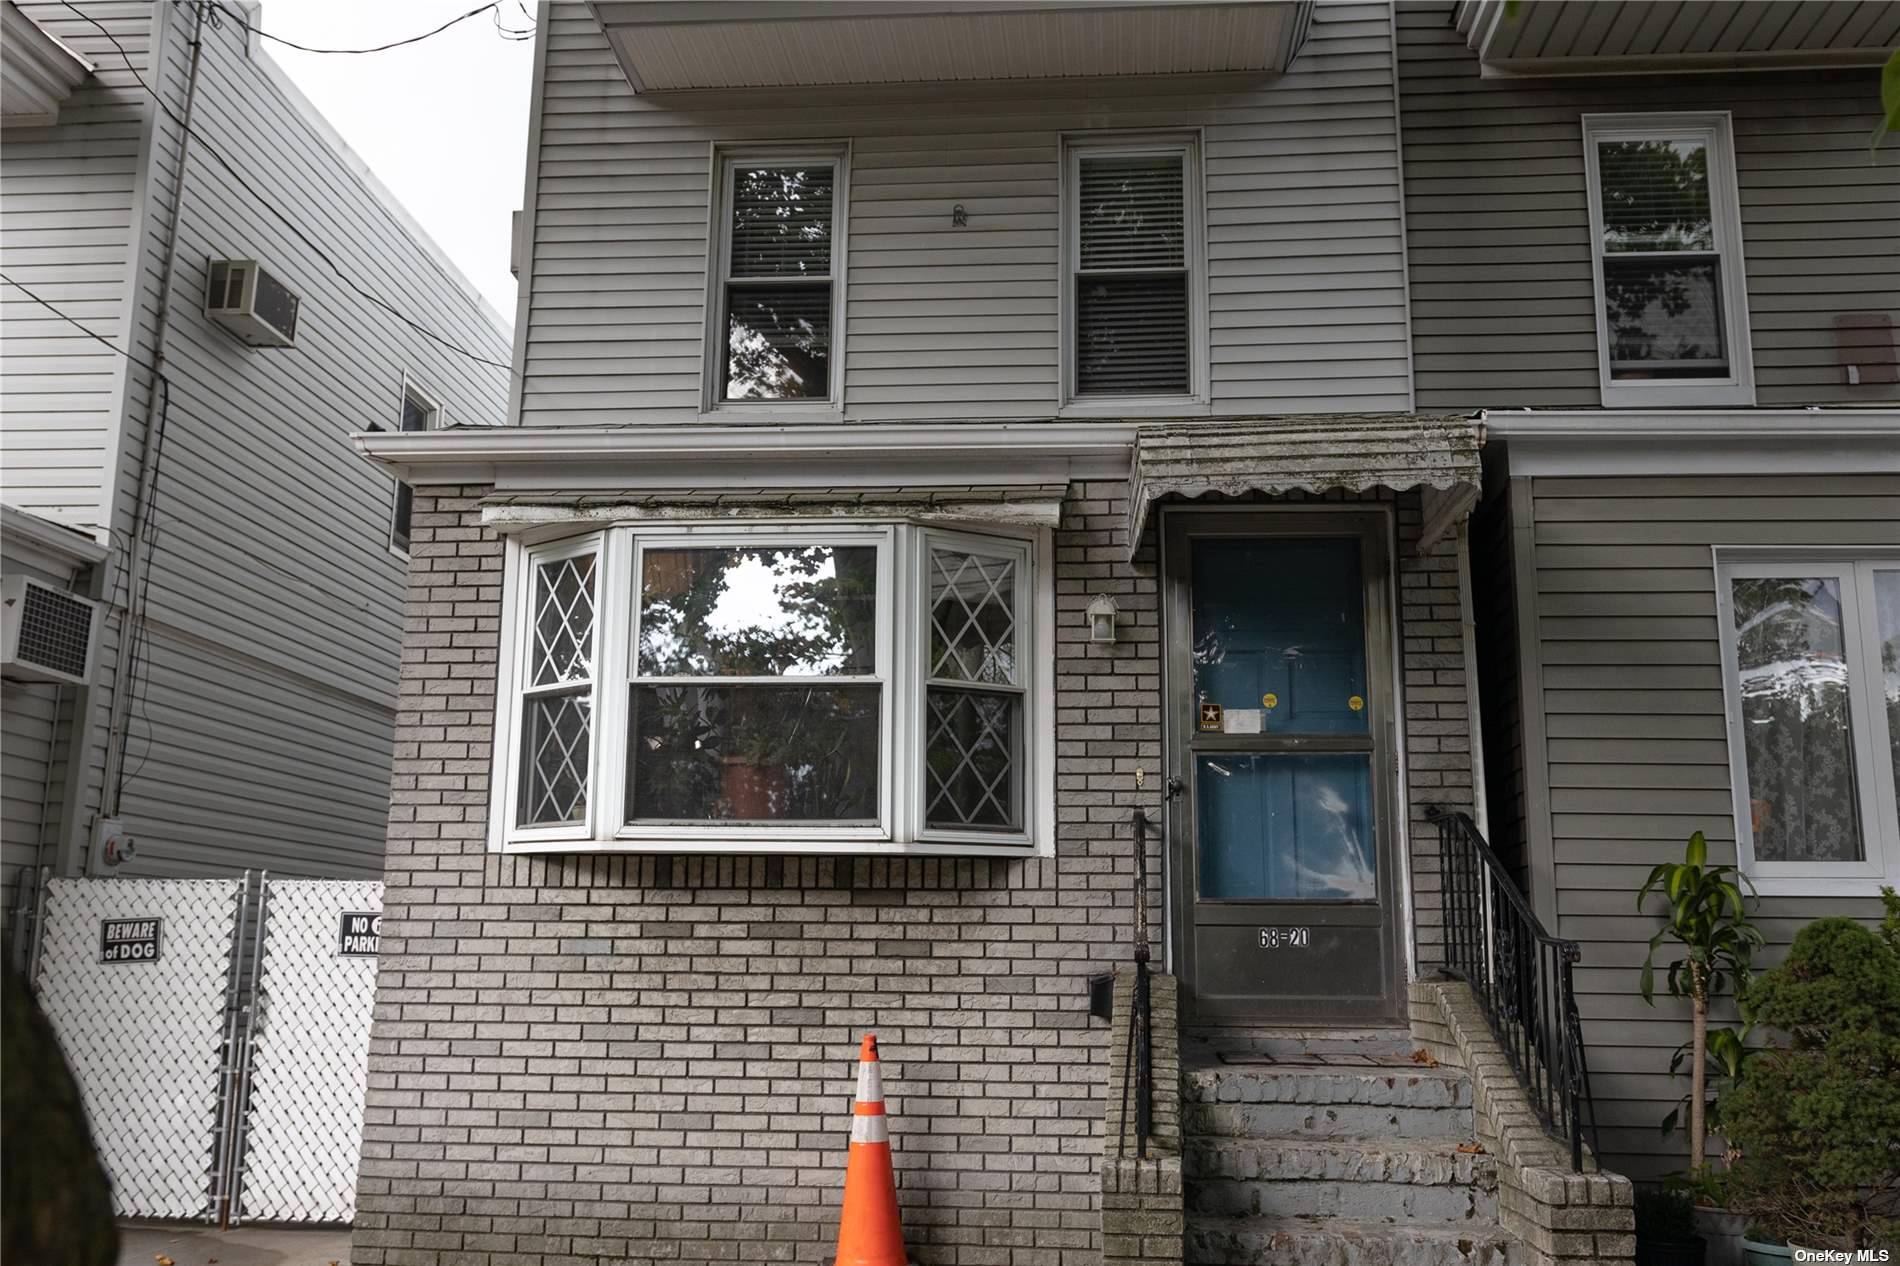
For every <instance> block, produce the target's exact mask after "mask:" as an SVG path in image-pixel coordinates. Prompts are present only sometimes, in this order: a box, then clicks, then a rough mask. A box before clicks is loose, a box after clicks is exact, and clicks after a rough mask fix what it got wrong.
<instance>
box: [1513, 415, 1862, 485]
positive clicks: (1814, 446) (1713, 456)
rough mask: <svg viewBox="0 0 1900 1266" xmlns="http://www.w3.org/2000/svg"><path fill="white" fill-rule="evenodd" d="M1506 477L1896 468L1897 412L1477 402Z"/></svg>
mask: <svg viewBox="0 0 1900 1266" xmlns="http://www.w3.org/2000/svg"><path fill="white" fill-rule="evenodd" d="M1480 417H1481V418H1482V420H1483V422H1484V425H1485V428H1486V432H1487V434H1488V435H1489V437H1490V439H1491V442H1492V443H1493V444H1497V445H1501V446H1503V447H1504V449H1505V450H1506V452H1507V453H1508V456H1509V462H1510V471H1511V474H1513V475H1532V476H1538V475H1541V476H1564V475H1578V476H1586V475H1779V474H1833V473H1840V472H1853V473H1856V474H1900V409H1896V408H1891V407H1882V408H1852V407H1848V408H1807V409H1685V410H1645V409H1576V410H1567V409H1486V410H1484V411H1483V413H1481V414H1480Z"/></svg>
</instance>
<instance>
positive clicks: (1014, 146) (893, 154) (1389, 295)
mask: <svg viewBox="0 0 1900 1266" xmlns="http://www.w3.org/2000/svg"><path fill="white" fill-rule="evenodd" d="M544 38H545V41H546V46H545V48H544V49H543V50H542V55H543V56H544V57H545V68H544V71H543V74H542V77H541V80H540V81H539V83H538V87H539V89H540V91H541V93H542V95H541V98H540V116H539V129H538V132H537V135H536V138H534V139H531V144H534V141H535V140H536V139H538V150H537V155H538V167H536V168H535V170H534V171H533V172H532V173H531V178H532V180H533V185H532V190H533V196H534V198H535V207H534V215H533V230H534V231H533V241H532V251H531V261H530V272H529V273H528V274H525V275H526V276H527V277H529V279H530V283H531V291H530V302H529V304H528V307H527V309H526V315H525V329H524V331H523V338H522V343H521V346H522V348H523V350H524V353H525V356H524V362H523V366H522V368H523V372H524V384H523V398H522V402H521V409H520V421H521V422H522V423H523V424H524V425H529V426H549V425H562V424H572V425H612V424H620V423H626V422H639V421H648V422H680V421H690V420H692V419H693V418H694V417H696V416H697V413H698V408H699V402H700V368H701V362H702V354H703V348H702V343H703V337H704V335H703V328H704V319H705V305H706V295H707V286H706V258H707V232H708V220H709V217H708V214H707V199H708V194H709V186H710V160H711V146H712V144H713V143H714V142H717V141H743V140H754V141H770V140H791V139H801V138H828V139H838V138H846V137H848V138H850V139H851V142H852V146H853V162H852V172H851V197H850V207H849V219H848V239H849V256H848V276H849V293H848V296H847V335H846V362H845V369H844V374H845V377H844V390H845V412H846V414H847V416H849V417H852V418H861V419H866V420H878V419H903V418H961V417H1036V416H1048V415H1049V414H1051V413H1052V412H1054V411H1055V409H1056V408H1057V406H1058V400H1057V390H1058V388H1057V372H1058V356H1059V352H1058V339H1059V313H1058V304H1059V287H1060V274H1059V271H1058V268H1059V259H1060V254H1059V249H1060V220H1061V215H1060V207H1059V203H1058V167H1059V159H1058V155H1059V138H1060V136H1061V134H1063V133H1064V132H1069V131H1081V130H1086V129H1118V128H1134V129H1139V128H1175V129H1179V128H1191V127H1199V128H1203V129H1204V133H1203V135H1204V138H1205V154H1204V165H1205V188H1206V201H1207V211H1206V219H1207V239H1208V255H1209V271H1210V277H1209V286H1208V290H1209V301H1208V307H1209V324H1210V336H1209V343H1210V349H1209V350H1210V360H1211V367H1212V393H1213V398H1214V407H1215V409H1216V411H1218V412H1226V413H1246V412H1284V411H1291V410H1300V409H1320V410H1351V409H1403V408H1405V407H1407V405H1408V368H1407V355H1406V347H1405V340H1406V324H1405V322H1406V316H1405V293H1404V275H1403V258H1402V246H1403V244H1402V233H1403V230H1402V225H1401V223H1400V202H1399V175H1398V153H1397V128H1396V122H1395V119H1394V117H1393V116H1394V107H1393V91H1392V83H1391V74H1392V70H1391V65H1392V50H1391V32H1390V17H1389V14H1388V12H1387V9H1386V7H1385V6H1384V5H1382V4H1329V5H1322V6H1321V7H1320V8H1319V11H1318V13H1317V14H1316V15H1315V19H1314V22H1313V28H1312V37H1311V38H1310V40H1309V41H1308V43H1307V45H1306V48H1305V49H1304V51H1302V52H1301V53H1300V56H1299V58H1298V60H1297V61H1296V62H1295V64H1294V69H1293V71H1292V72H1291V73H1290V74H1288V75H1286V76H1283V77H1281V78H1279V79H1277V80H1273V81H1270V82H1268V83H1265V84H1264V85H1262V86H1259V87H1257V88H1249V89H1247V90H1244V91H1242V90H1237V89H1235V88H1234V87H1232V86H1231V85H1228V86H1220V87H1213V86H1210V85H1209V83H1208V81H1197V82H1185V81H1184V82H1180V83H1171V82H1168V81H1155V80H1149V81H1138V80H1113V81H1092V82H1083V81H1077V82H1064V83H1048V84H1021V83H1016V84H1009V85H1006V86H977V87H971V86H954V87H948V86H947V87H939V88H930V89H919V88H910V89H906V90H895V89H893V90H890V91H883V90H862V91H856V92H840V91H828V90H806V91H803V92H800V93H797V94H794V95H793V96H792V97H791V98H790V101H791V104H789V105H788V104H787V100H788V98H787V96H786V94H782V93H774V94H761V93H734V94H719V95H717V96H711V95H706V94H700V95H697V96H674V97H671V98H669V99H667V100H665V101H661V100H656V99H654V98H651V97H640V96H636V95H635V94H634V93H633V91H632V89H631V88H629V86H628V85H627V82H626V79H625V77H624V75H623V74H622V72H621V70H620V67H619V65H618V64H617V63H616V62H615V60H614V57H613V54H612V52H611V50H610V49H609V47H608V45H607V42H606V39H605V37H604V36H603V35H602V33H601V32H600V30H599V28H598V26H597V25H596V24H595V22H594V20H593V19H592V18H591V17H590V16H589V15H588V13H587V11H586V10H585V9H584V8H583V7H582V6H581V5H579V4H577V3H571V2H568V0H561V2H559V3H556V4H554V5H553V6H552V12H551V15H550V17H549V19H548V21H547V23H546V31H545V36H544ZM532 161H534V160H533V159H531V162H532ZM959 202H960V203H962V204H963V206H964V207H965V208H966V210H967V211H968V212H969V224H968V226H967V227H965V228H953V227H952V226H951V219H950V210H951V207H952V206H953V205H955V204H956V203H959Z"/></svg>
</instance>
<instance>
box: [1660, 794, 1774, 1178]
mask: <svg viewBox="0 0 1900 1266" xmlns="http://www.w3.org/2000/svg"><path fill="white" fill-rule="evenodd" d="M1708 862H1709V842H1708V840H1707V839H1705V838H1704V837H1703V834H1702V832H1700V831H1697V832H1696V833H1695V834H1694V835H1691V836H1690V837H1689V844H1688V847H1687V848H1686V849H1684V850H1683V856H1682V860H1681V861H1679V862H1664V863H1663V864H1662V865H1660V866H1658V867H1656V869H1654V870H1652V871H1650V872H1649V878H1648V879H1646V880H1644V881H1643V887H1642V891H1640V892H1638V893H1637V894H1636V909H1637V910H1638V912H1640V911H1641V910H1642V908H1643V907H1644V906H1645V905H1646V904H1648V902H1649V897H1650V894H1651V893H1660V894H1661V895H1662V896H1663V897H1664V898H1665V899H1666V900H1667V901H1668V903H1669V904H1668V906H1667V907H1666V909H1665V910H1664V916H1665V922H1664V924H1663V926H1662V927H1661V929H1659V930H1658V931H1657V933H1656V935H1654V936H1652V937H1650V938H1649V955H1648V957H1646V958H1644V959H1643V974H1642V981H1641V987H1642V992H1643V1001H1645V1002H1647V1003H1649V1004H1650V1005H1651V1006H1655V1005H1656V951H1657V949H1659V948H1660V947H1661V946H1662V944H1663V942H1664V941H1673V942H1675V944H1676V945H1678V946H1680V947H1681V950H1682V956H1681V957H1680V958H1677V959H1675V960H1674V961H1672V962H1671V963H1670V964H1669V967H1668V972H1667V975H1666V977H1665V979H1666V980H1667V983H1668V989H1669V992H1670V993H1671V994H1672V995H1674V996H1675V997H1678V998H1687V999H1688V1000H1689V1006H1690V1012H1691V1025H1692V1027H1691V1029H1690V1040H1689V1061H1690V1062H1689V1083H1690V1084H1689V1122H1688V1128H1689V1168H1690V1169H1692V1170H1697V1169H1701V1168H1702V1163H1703V1156H1704V1151H1705V1145H1706V1143H1707V1140H1708V1125H1707V1120H1708V1075H1709V1002H1710V1000H1711V999H1712V998H1714V997H1715V996H1716V995H1717V994H1718V993H1720V992H1721V991H1722V989H1723V987H1724V986H1725V985H1727V984H1728V983H1730V982H1731V981H1732V982H1733V983H1734V985H1735V987H1736V989H1738V990H1739V989H1741V988H1743V987H1744V986H1746V985H1747V983H1748V965H1749V960H1750V959H1751V958H1752V957H1753V956H1754V952H1755V951H1756V950H1757V949H1759V948H1761V943H1762V936H1761V933H1760V931H1758V930H1757V929H1756V927H1755V925H1754V924H1753V923H1752V922H1750V921H1749V918H1748V911H1747V910H1746V908H1745V907H1744V905H1743V898H1742V890H1741V888H1740V887H1738V886H1737V884H1736V882H1735V881H1736V880H1740V881H1741V882H1742V883H1748V877H1747V876H1746V875H1743V874H1741V873H1740V872H1739V871H1737V870H1736V869H1735V868H1734V867H1733V866H1711V865H1709V864H1708ZM1749 889H1750V893H1751V895H1752V893H1753V890H1754V885H1752V884H1750V885H1749ZM1739 1066H1740V1065H1739V1061H1738V1064H1737V1067H1738V1068H1739ZM1672 1067H1674V1065H1672Z"/></svg>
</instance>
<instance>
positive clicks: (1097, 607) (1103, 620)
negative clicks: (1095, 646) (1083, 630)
mask: <svg viewBox="0 0 1900 1266" xmlns="http://www.w3.org/2000/svg"><path fill="white" fill-rule="evenodd" d="M1120 611H1121V608H1119V607H1117V606H1116V605H1115V600H1114V599H1113V598H1111V597H1109V596H1108V595H1107V594H1105V593H1098V594H1096V595H1095V597H1094V598H1092V599H1091V600H1090V601H1089V641H1091V642H1113V641H1114V640H1115V617H1116V616H1117V615H1118V614H1120Z"/></svg>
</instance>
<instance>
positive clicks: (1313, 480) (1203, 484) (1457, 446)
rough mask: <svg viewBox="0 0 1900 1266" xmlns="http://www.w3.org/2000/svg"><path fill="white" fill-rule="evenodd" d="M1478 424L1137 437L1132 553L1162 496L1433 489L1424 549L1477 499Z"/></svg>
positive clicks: (1372, 423) (1167, 430) (1443, 420)
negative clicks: (1150, 514) (1149, 514)
mask: <svg viewBox="0 0 1900 1266" xmlns="http://www.w3.org/2000/svg"><path fill="white" fill-rule="evenodd" d="M1483 443H1484V426H1483V423H1481V422H1479V421H1478V420H1477V419H1475V418H1469V417H1464V416H1449V415H1443V416H1441V415H1430V414H1412V413H1379V414H1363V413H1345V414H1312V415H1307V416H1302V417H1287V418H1250V419H1246V420H1236V421H1210V422H1166V423H1157V424H1155V425H1153V426H1144V427H1142V428H1140V430H1138V431H1137V432H1136V434H1135V444H1134V460H1133V466H1132V470H1131V472H1130V476H1129V485H1130V486H1129V494H1128V552H1129V555H1130V556H1131V557H1132V556H1133V555H1134V553H1135V551H1136V549H1137V547H1138V546H1139V544H1140V542H1141V537H1142V532H1143V531H1144V529H1145V528H1146V527H1147V523H1148V513H1149V510H1150V509H1151V508H1152V507H1153V506H1154V504H1155V502H1157V501H1160V500H1161V499H1162V498H1163V497H1189V498H1191V497H1201V496H1206V495H1207V494H1209V493H1219V494H1222V495H1225V496H1230V497H1238V496H1246V495H1247V494H1249V493H1265V494H1268V495H1276V494H1280V493H1286V492H1294V491H1304V492H1311V493H1323V492H1330V491H1332V490H1333V489H1339V490H1341V491H1344V492H1365V491H1368V490H1370V489H1373V488H1391V489H1395V490H1400V491H1403V490H1405V489H1409V488H1423V489H1425V490H1427V494H1428V495H1427V497H1426V503H1427V504H1426V523H1425V530H1424V533H1423V535H1422V537H1421V540H1420V542H1419V548H1420V550H1421V551H1423V550H1425V549H1428V548H1430V546H1431V544H1432V542H1434V541H1435V540H1437V539H1438V538H1439V537H1440V536H1442V535H1443V534H1444V533H1445V531H1446V530H1447V529H1449V528H1450V527H1451V525H1452V524H1454V523H1456V522H1457V521H1458V519H1459V518H1460V517H1461V516H1462V515H1463V514H1464V512H1465V511H1466V510H1468V509H1470V507H1471V504H1472V502H1474V501H1475V500H1476V499H1477V495H1478V491H1479V488H1480V486H1481V484H1482V481H1483V473H1482V471H1481V470H1480V468H1479V464H1478V450H1479V448H1480V447H1481V446H1482V445H1483Z"/></svg>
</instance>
